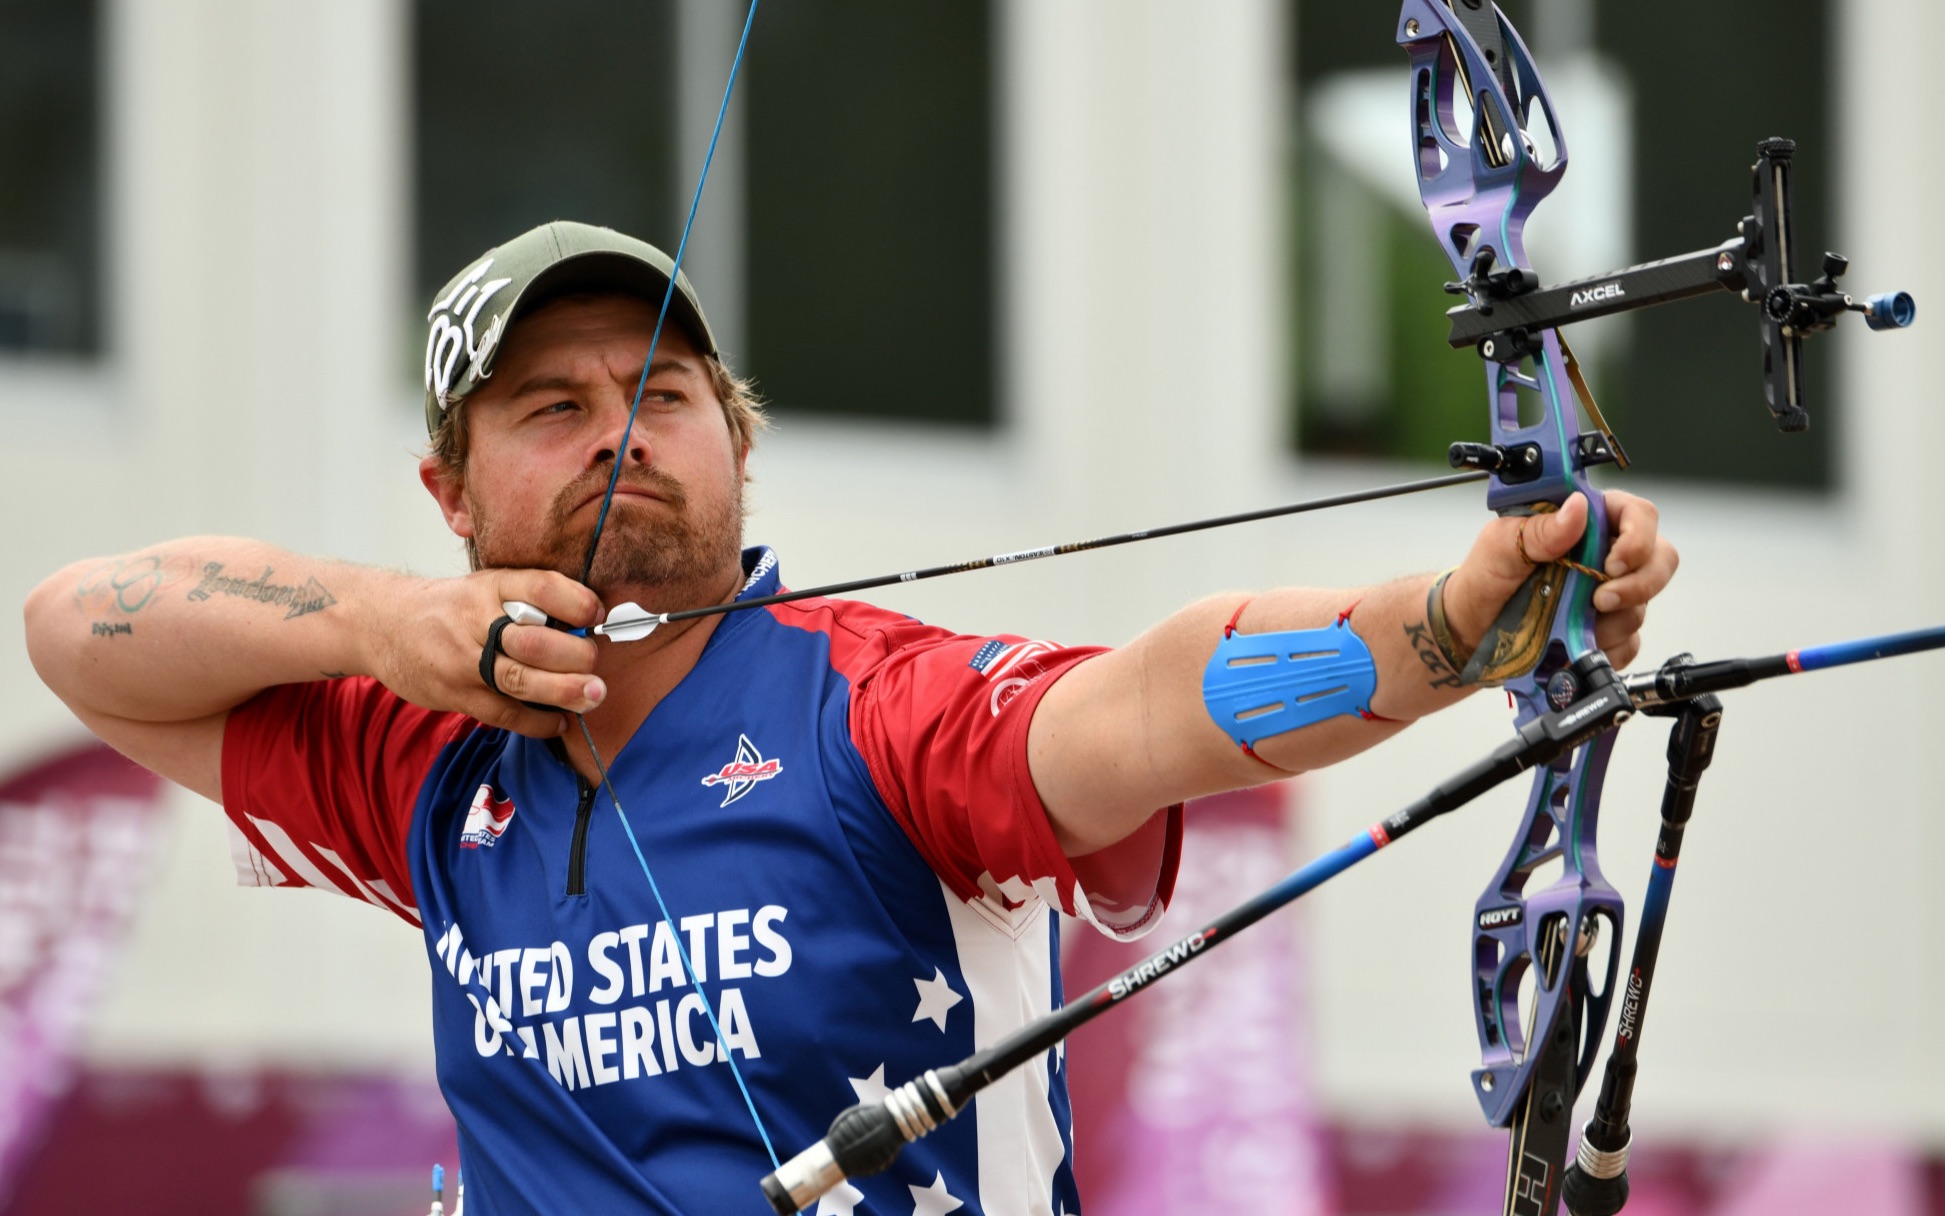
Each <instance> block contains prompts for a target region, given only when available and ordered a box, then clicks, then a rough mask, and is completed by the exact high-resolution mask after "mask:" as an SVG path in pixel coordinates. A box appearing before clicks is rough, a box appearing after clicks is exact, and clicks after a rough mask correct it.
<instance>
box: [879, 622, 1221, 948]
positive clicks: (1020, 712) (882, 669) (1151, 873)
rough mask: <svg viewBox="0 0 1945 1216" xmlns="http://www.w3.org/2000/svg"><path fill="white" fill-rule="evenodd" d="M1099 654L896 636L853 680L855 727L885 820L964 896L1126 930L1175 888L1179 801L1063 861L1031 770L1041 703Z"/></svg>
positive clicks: (1130, 932) (1155, 914) (1139, 928)
mask: <svg viewBox="0 0 1945 1216" xmlns="http://www.w3.org/2000/svg"><path fill="white" fill-rule="evenodd" d="M928 633H929V631H928ZM1099 653H1101V648H1099V647H1061V646H1056V645H1054V644H1052V643H1050V642H1033V641H1027V640H1025V639H1022V638H1014V637H1000V638H969V637H960V636H955V635H941V634H936V633H929V636H927V637H925V638H924V639H923V640H914V641H913V642H912V643H911V644H908V645H904V646H898V645H896V644H895V643H894V645H893V646H892V648H891V649H890V650H889V651H888V653H886V655H885V657H884V658H882V659H881V660H880V661H878V662H877V663H875V664H873V665H872V666H871V667H870V668H869V669H868V670H866V671H865V672H863V673H862V674H861V675H860V677H859V678H858V679H857V680H856V681H855V683H854V685H853V689H854V696H853V701H852V708H851V733H852V737H853V738H854V739H855V740H856V741H857V744H858V747H859V749H860V750H861V751H862V752H863V753H864V756H865V762H866V764H867V765H868V766H869V767H870V769H871V774H872V778H873V781H874V782H875V784H876V785H877V787H878V790H879V793H880V794H881V795H882V796H883V797H884V799H885V802H886V804H887V805H888V806H889V807H890V808H891V812H892V814H893V816H895V817H896V818H897V819H898V821H899V823H900V824H902V825H903V826H904V828H905V830H906V832H907V833H908V834H909V835H910V836H911V838H912V840H913V842H914V843H915V844H916V845H917V846H918V849H919V852H920V853H921V854H923V855H924V857H925V859H926V861H928V862H929V863H930V864H931V866H932V868H933V870H935V871H936V872H937V873H938V874H939V876H940V877H941V878H942V879H944V881H945V882H946V884H947V886H949V887H950V888H951V889H952V890H953V891H954V892H955V893H957V894H958V895H959V896H960V897H961V898H963V899H966V900H968V901H975V900H977V901H983V902H985V903H986V904H988V905H989V906H991V907H993V908H995V909H997V910H999V911H1001V912H1003V913H1005V914H1007V915H1008V916H1009V917H1010V916H1011V914H1012V913H1014V912H1016V911H1017V910H1018V909H1020V908H1021V907H1023V906H1025V905H1026V904H1027V903H1029V902H1030V901H1031V900H1033V899H1034V898H1035V897H1038V898H1039V899H1042V900H1045V901H1046V902H1047V903H1048V904H1051V905H1052V906H1054V907H1056V908H1059V909H1060V910H1061V911H1063V912H1065V913H1067V914H1068V915H1070V916H1076V917H1080V918H1081V919H1084V920H1086V921H1089V922H1090V923H1092V924H1094V925H1095V926H1096V927H1098V928H1100V929H1101V930H1103V931H1104V932H1107V933H1109V934H1112V935H1113V936H1116V937H1121V938H1133V937H1138V936H1140V935H1141V934H1142V933H1144V932H1146V931H1147V930H1148V929H1150V928H1152V927H1153V926H1154V923H1155V921H1156V920H1157V919H1158V918H1159V917H1160V915H1161V913H1162V911H1163V909H1164V908H1165V907H1166V905H1167V902H1168V897H1169V895H1170V893H1171V891H1172V890H1173V887H1174V884H1175V869H1176V863H1177V860H1178V858H1179V854H1180V851H1181V838H1182V816H1181V808H1180V807H1179V806H1176V807H1169V808H1167V809H1166V810H1165V811H1158V812H1157V813H1156V814H1155V815H1153V816H1152V817H1150V818H1149V820H1148V822H1147V823H1146V824H1144V825H1143V826H1142V827H1141V828H1140V829H1138V830H1137V831H1136V832H1135V833H1134V834H1133V835H1131V836H1129V837H1128V838H1127V839H1125V840H1123V841H1121V842H1120V843H1119V844H1116V845H1114V846H1113V847H1111V848H1108V849H1103V850H1102V851H1100V852H1098V853H1094V854H1090V855H1089V856H1087V857H1084V858H1080V859H1078V860H1075V859H1070V858H1068V857H1067V856H1066V855H1065V854H1064V853H1063V852H1062V851H1061V848H1060V845H1059V843H1058V842H1057V841H1056V840H1055V839H1054V833H1053V825H1052V824H1050V823H1049V822H1048V820H1047V810H1046V806H1045V804H1044V803H1042V802H1041V800H1040V792H1039V791H1038V790H1037V789H1035V788H1034V784H1033V776H1032V774H1031V773H1030V772H1029V771H1028V768H1027V726H1028V724H1029V723H1030V722H1031V721H1032V720H1033V712H1034V709H1035V707H1037V706H1038V705H1039V704H1040V698H1041V697H1043V696H1045V695H1046V692H1047V689H1049V688H1051V687H1052V686H1053V683H1054V681H1056V680H1058V679H1059V678H1060V677H1061V675H1062V674H1063V673H1065V672H1066V671H1068V670H1069V669H1071V668H1073V667H1074V666H1075V665H1077V664H1079V663H1083V662H1085V661H1086V660H1088V659H1089V658H1092V657H1093V656H1094V655H1096V654H1099Z"/></svg>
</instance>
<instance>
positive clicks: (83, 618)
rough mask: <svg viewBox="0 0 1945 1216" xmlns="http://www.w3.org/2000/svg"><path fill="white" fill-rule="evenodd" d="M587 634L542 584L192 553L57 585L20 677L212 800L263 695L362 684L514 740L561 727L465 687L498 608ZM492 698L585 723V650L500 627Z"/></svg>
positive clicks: (156, 557)
mask: <svg viewBox="0 0 1945 1216" xmlns="http://www.w3.org/2000/svg"><path fill="white" fill-rule="evenodd" d="M512 599H518V600H525V601H527V602H529V603H534V604H537V605H539V606H540V607H541V608H542V609H543V610H544V611H546V612H547V613H548V615H550V616H552V617H555V618H556V619H560V620H567V621H574V622H578V623H592V622H593V620H594V619H595V617H596V614H597V613H598V612H599V603H598V601H597V600H596V599H595V596H594V594H593V592H591V591H589V590H588V589H587V588H585V587H582V586H580V585H579V584H577V583H574V582H572V581H571V580H569V579H567V578H565V577H563V576H562V575H559V574H555V573H552V572H549V571H539V570H487V571H481V572H479V573H477V574H474V575H471V576H469V577H466V578H449V579H426V578H417V577H414V576H411V575H406V574H400V573H397V572H394V571H388V570H380V569H376V568H373V567H368V566H357V565H352V564H349V563H344V562H334V561H327V560H322V559H317V558H309V557H303V556H299V555H297V554H294V553H290V552H288V551H285V550H282V549H277V548H274V547H272V546H270V545H266V544H263V543H261V542H258V541H252V540H244V539H240V538H234V537H191V538H187V539H184V540H179V541H171V542H168V543H165V544H160V545H155V546H151V547H150V548H147V549H142V550H138V551H136V552H134V553H128V554H123V555H121V556H118V557H106V558H93V559H90V560H87V561H82V562H77V563H75V564H74V565H72V566H69V567H67V568H66V569H64V570H61V571H58V572H57V573H55V574H54V575H53V576H51V577H49V578H48V579H47V580H46V581H44V582H43V583H41V585H40V586H39V587H37V588H35V589H34V591H33V593H32V594H31V595H30V596H29V597H28V599H27V606H26V619H27V646H28V653H29V655H30V656H31V658H32V660H33V663H34V668H35V670H36V671H37V672H39V673H40V677H41V679H42V680H44V681H46V683H47V685H48V687H49V688H51V689H53V690H54V693H55V695H57V696H59V697H60V698H61V700H62V701H64V702H66V704H67V705H68V707H69V708H70V709H71V710H73V711H74V713H75V715H76V716H77V717H79V718H80V719H81V721H82V722H83V723H84V724H85V725H86V726H87V727H88V728H89V729H90V730H92V731H94V733H95V734H97V735H99V736H101V738H102V739H103V740H105V741H106V742H108V743H109V744H110V745H111V746H113V747H114V748H115V749H116V750H118V751H120V752H122V753H123V754H124V755H127V756H128V757H130V758H131V759H133V760H135V761H136V762H137V763H139V764H141V765H143V766H145V767H147V768H150V769H153V770H154V771H156V772H158V773H161V774H162V775H163V776H165V777H168V778H170V779H171V780H173V781H176V782H178V783H180V784H182V785H185V786H187V787H189V788H190V789H192V790H195V791H196V792H198V793H200V794H203V795H204V796H205V797H208V798H211V799H213V800H216V801H221V800H222V741H223V724H224V722H225V720H226V719H227V717H228V715H229V711H230V710H231V709H233V708H235V707H236V706H238V705H240V704H242V703H243V702H245V701H247V700H249V699H250V698H251V697H253V696H255V695H256V694H257V693H258V692H260V691H262V690H263V689H265V688H270V687H272V686H275V685H278V684H293V683H300V682H304V681H309V680H322V679H334V678H337V677H341V676H352V675H368V676H372V677H375V678H376V679H378V680H379V681H380V682H381V683H383V684H384V685H385V686H386V687H388V688H390V689H391V690H392V691H393V692H395V693H397V694H398V695H399V696H401V697H403V698H405V699H406V700H408V701H411V702H413V703H414V704H418V705H423V706H426V707H427V708H431V709H440V710H454V711H457V712H460V713H464V714H467V715H468V716H470V717H474V718H477V719H479V720H480V721H483V722H487V723H489V724H491V725H495V726H504V727H506V728H508V729H511V730H517V731H520V732H522V733H525V734H531V735H539V736H549V735H555V734H558V733H560V731H561V729H562V722H563V720H562V718H561V716H560V715H559V714H551V713H544V712H541V711H538V710H532V709H527V708H524V707H522V706H521V705H520V704H519V703H518V702H517V701H516V700H513V699H511V698H510V697H505V696H496V695H495V694H494V693H493V692H491V691H490V690H489V689H487V688H486V687H485V685H484V684H483V683H482V682H481V680H480V678H479V673H478V661H479V654H480V650H481V648H482V646H483V645H484V644H485V638H486V630H487V627H488V626H489V625H490V624H491V622H492V621H493V619H494V618H495V617H497V616H498V615H499V614H500V607H499V605H500V603H501V601H502V600H512ZM502 642H503V645H504V648H505V650H506V653H507V655H508V656H510V657H503V658H502V659H501V660H500V664H501V666H500V668H499V677H500V684H501V686H502V687H503V688H504V689H506V691H507V692H509V693H511V694H513V696H515V697H523V698H525V699H527V700H535V701H543V702H546V703H549V704H556V705H562V706H564V707H567V708H571V709H584V708H588V707H590V706H591V705H592V703H593V702H592V700H591V699H590V698H589V696H588V695H587V694H588V692H589V679H588V674H587V673H589V672H591V671H592V670H593V658H594V647H593V644H592V643H589V642H587V641H586V640H584V639H581V638H575V637H572V636H570V635H567V634H563V633H560V632H558V631H555V630H548V629H540V628H536V627H515V628H513V629H509V630H508V631H507V634H506V636H505V637H504V638H503V639H502Z"/></svg>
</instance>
